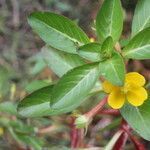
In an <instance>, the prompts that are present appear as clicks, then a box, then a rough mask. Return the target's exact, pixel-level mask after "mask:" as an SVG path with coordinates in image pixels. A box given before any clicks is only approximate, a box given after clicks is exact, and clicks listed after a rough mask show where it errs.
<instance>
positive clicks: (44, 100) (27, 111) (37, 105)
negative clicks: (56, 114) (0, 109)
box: [18, 85, 53, 117]
mask: <svg viewBox="0 0 150 150" xmlns="http://www.w3.org/2000/svg"><path fill="white" fill-rule="evenodd" d="M52 88H53V85H50V86H47V87H44V88H42V89H39V90H37V91H35V92H33V93H31V94H30V95H28V96H27V97H25V98H24V99H23V100H22V101H21V102H20V103H19V105H18V112H19V114H20V115H21V116H25V117H40V116H48V115H50V114H51V110H50V95H51V92H52Z"/></svg>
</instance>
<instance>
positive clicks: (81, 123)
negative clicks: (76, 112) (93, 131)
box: [75, 115, 91, 128]
mask: <svg viewBox="0 0 150 150" xmlns="http://www.w3.org/2000/svg"><path fill="white" fill-rule="evenodd" d="M90 122H91V119H90V118H88V117H87V116H85V115H81V116H79V117H78V118H77V119H76V120H75V125H76V127H77V128H87V127H88V125H89V123H90Z"/></svg>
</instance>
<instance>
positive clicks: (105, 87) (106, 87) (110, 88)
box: [102, 80, 119, 93]
mask: <svg viewBox="0 0 150 150" xmlns="http://www.w3.org/2000/svg"><path fill="white" fill-rule="evenodd" d="M102 86H103V90H104V91H105V92H106V93H111V92H112V91H114V90H117V89H118V88H119V87H117V86H114V85H112V84H111V83H110V82H108V81H107V80H105V81H104V82H103V84H102Z"/></svg>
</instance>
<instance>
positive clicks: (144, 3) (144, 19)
mask: <svg viewBox="0 0 150 150" xmlns="http://www.w3.org/2000/svg"><path fill="white" fill-rule="evenodd" d="M149 8H150V0H138V3H137V6H136V8H135V12H134V17H133V22H132V36H134V35H135V34H137V33H138V32H140V31H142V30H143V29H144V28H147V27H150V9H149Z"/></svg>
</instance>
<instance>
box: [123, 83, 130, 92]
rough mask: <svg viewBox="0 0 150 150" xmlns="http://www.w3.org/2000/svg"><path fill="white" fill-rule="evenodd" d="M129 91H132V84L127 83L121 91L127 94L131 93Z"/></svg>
mask: <svg viewBox="0 0 150 150" xmlns="http://www.w3.org/2000/svg"><path fill="white" fill-rule="evenodd" d="M129 89H130V84H129V83H127V82H126V83H125V84H124V86H123V87H121V91H122V92H123V93H125V94H126V93H127V92H128V91H129Z"/></svg>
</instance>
